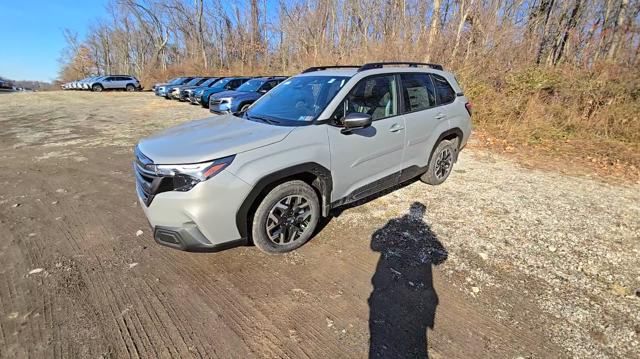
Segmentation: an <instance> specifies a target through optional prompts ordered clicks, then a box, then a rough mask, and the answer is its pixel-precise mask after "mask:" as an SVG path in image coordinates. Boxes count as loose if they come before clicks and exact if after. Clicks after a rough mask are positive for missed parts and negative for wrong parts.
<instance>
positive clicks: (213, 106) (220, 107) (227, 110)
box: [209, 100, 233, 115]
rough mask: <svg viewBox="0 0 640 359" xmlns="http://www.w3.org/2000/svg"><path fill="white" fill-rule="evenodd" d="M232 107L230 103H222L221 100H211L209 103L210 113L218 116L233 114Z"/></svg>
mask: <svg viewBox="0 0 640 359" xmlns="http://www.w3.org/2000/svg"><path fill="white" fill-rule="evenodd" d="M232 110H233V109H232V106H231V104H230V103H228V102H220V100H211V101H210V102H209V112H212V113H215V114H218V115H227V114H231V113H233V111H232Z"/></svg>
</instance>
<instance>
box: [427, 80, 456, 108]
mask: <svg viewBox="0 0 640 359" xmlns="http://www.w3.org/2000/svg"><path fill="white" fill-rule="evenodd" d="M431 79H432V80H433V85H434V87H435V89H436V94H437V96H438V105H446V104H448V103H451V102H453V100H455V99H456V92H455V91H453V89H452V88H451V85H449V82H448V81H447V80H446V79H445V78H444V77H442V76H440V75H436V74H431Z"/></svg>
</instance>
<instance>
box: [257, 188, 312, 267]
mask: <svg viewBox="0 0 640 359" xmlns="http://www.w3.org/2000/svg"><path fill="white" fill-rule="evenodd" d="M300 198H302V199H304V200H305V201H303V200H302V199H300ZM287 201H288V203H287ZM287 206H288V207H287ZM285 208H286V209H285ZM302 217H305V218H308V221H307V220H303V218H302ZM319 218H320V203H319V202H318V196H317V195H316V192H315V191H314V190H313V188H311V186H309V185H308V184H306V183H305V182H303V181H290V182H285V183H282V184H280V185H278V186H276V187H275V188H274V189H272V190H271V191H270V192H269V193H268V194H267V195H266V196H265V197H264V199H263V200H262V202H260V205H259V206H258V208H257V209H256V211H255V213H254V215H253V221H252V225H251V235H252V238H253V243H254V244H255V245H256V247H258V248H259V249H260V250H261V251H263V252H265V253H269V254H279V253H286V252H290V251H292V250H294V249H296V248H299V247H300V246H302V245H303V244H305V243H306V242H307V241H308V240H309V239H310V238H311V236H312V235H313V232H314V231H315V229H316V226H317V224H318V219H319ZM277 223H279V224H277ZM268 226H271V227H272V229H271V230H269V227H268Z"/></svg>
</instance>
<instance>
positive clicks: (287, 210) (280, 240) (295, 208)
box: [265, 195, 311, 245]
mask: <svg viewBox="0 0 640 359" xmlns="http://www.w3.org/2000/svg"><path fill="white" fill-rule="evenodd" d="M310 222H311V207H310V205H309V200H308V199H307V198H305V197H304V196H302V195H291V196H287V197H285V198H283V199H281V200H280V201H278V202H277V203H276V204H275V205H274V206H273V207H272V208H271V210H270V211H269V215H268V217H267V222H266V225H265V229H266V231H267V236H268V237H269V240H270V241H271V242H273V243H275V244H278V245H286V244H289V243H291V242H294V241H296V240H298V239H299V238H300V237H301V236H302V234H303V233H304V232H305V231H306V230H307V229H308V227H309V223H310Z"/></svg>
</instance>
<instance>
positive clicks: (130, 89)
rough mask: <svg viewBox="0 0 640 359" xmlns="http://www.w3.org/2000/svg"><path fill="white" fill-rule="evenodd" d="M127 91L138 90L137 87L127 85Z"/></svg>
mask: <svg viewBox="0 0 640 359" xmlns="http://www.w3.org/2000/svg"><path fill="white" fill-rule="evenodd" d="M125 90H126V91H127V92H133V91H135V90H136V87H135V86H133V85H132V84H127V86H126V87H125Z"/></svg>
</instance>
